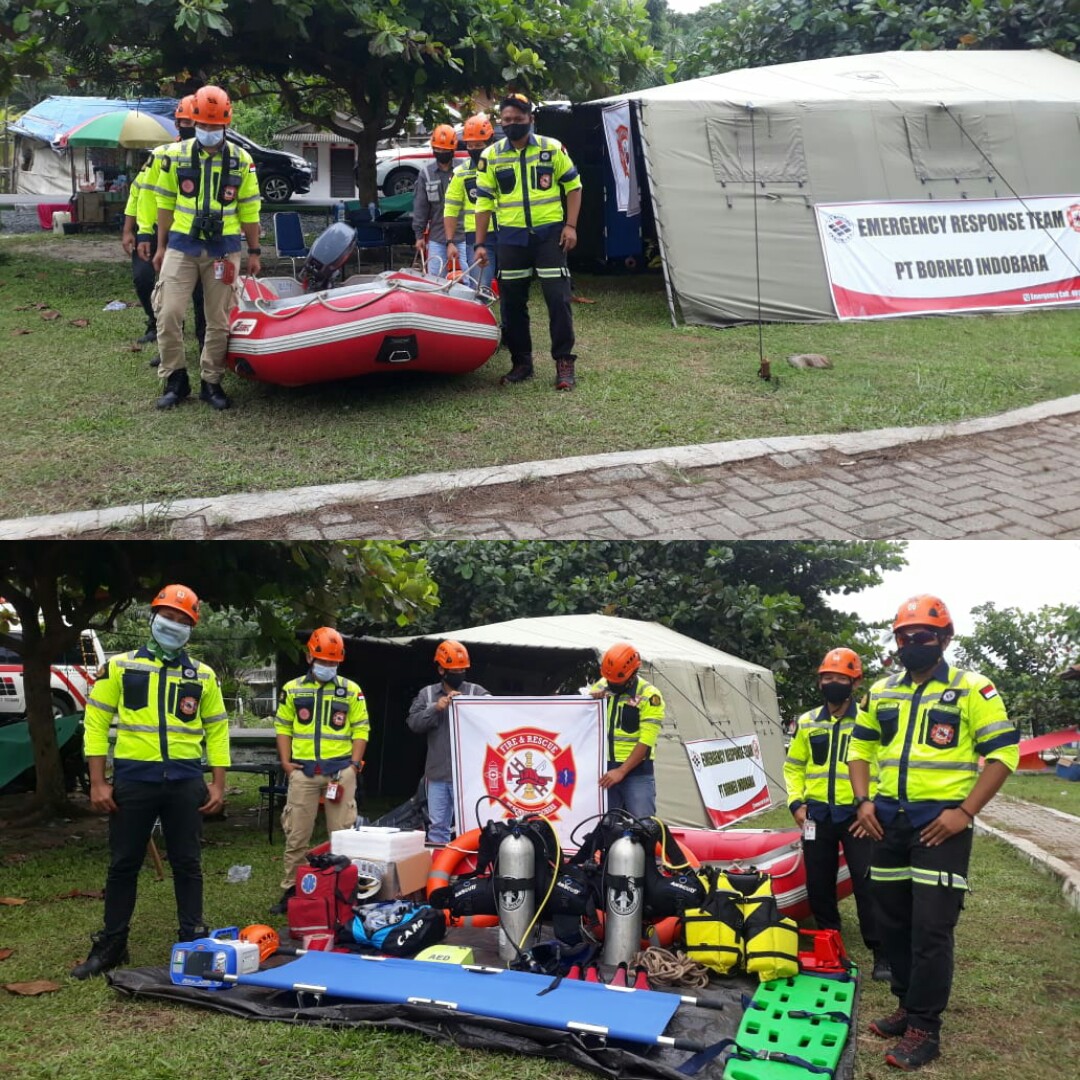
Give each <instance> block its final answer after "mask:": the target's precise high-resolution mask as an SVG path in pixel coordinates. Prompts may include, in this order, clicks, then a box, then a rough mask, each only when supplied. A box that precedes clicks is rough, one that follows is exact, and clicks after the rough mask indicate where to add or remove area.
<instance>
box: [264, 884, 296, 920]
mask: <svg viewBox="0 0 1080 1080" xmlns="http://www.w3.org/2000/svg"><path fill="white" fill-rule="evenodd" d="M295 895H296V886H295V885H290V886H289V888H287V889H286V890H285V891H284V892H283V893H282V894H281V899H280V900H279V901H278V902H277V903H276V904H272V905H271V906H270V914H271V915H286V914H288V911H289V898H290V897H291V896H295Z"/></svg>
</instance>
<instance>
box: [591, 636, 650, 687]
mask: <svg viewBox="0 0 1080 1080" xmlns="http://www.w3.org/2000/svg"><path fill="white" fill-rule="evenodd" d="M639 667H641V653H639V652H638V651H637V649H635V648H634V646H633V645H631V644H630V643H629V642H627V641H617V642H616V643H615V644H614V645H612V646H611V648H610V649H608V651H607V652H606V653H604V658H603V660H601V661H600V674H601V675H603V676H604V678H605V679H607V681H608V682H613V683H624V682H626V680H627V679H629V678H630V677H631V676H633V675H636V674H637V670H638V668H639Z"/></svg>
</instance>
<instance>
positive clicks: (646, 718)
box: [590, 675, 664, 768]
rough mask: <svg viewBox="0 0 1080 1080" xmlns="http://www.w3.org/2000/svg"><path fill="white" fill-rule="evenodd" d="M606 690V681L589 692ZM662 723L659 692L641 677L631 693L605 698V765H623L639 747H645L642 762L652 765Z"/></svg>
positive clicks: (595, 685)
mask: <svg viewBox="0 0 1080 1080" xmlns="http://www.w3.org/2000/svg"><path fill="white" fill-rule="evenodd" d="M606 689H607V679H601V680H600V681H599V682H596V683H594V684H593V685H592V686H591V687H590V690H592V691H595V690H606ZM663 722H664V699H663V697H662V696H661V694H660V691H659V690H657V689H656V687H655V686H653V685H652V683H649V682H646V681H645V680H644V679H643V678H641V676H640V675H636V676H634V686H633V689H632V690H631V691H629V692H628V693H623V694H611V695H610V696H609V697H606V698H604V725H605V733H606V737H607V758H608V761H615V762H619V763H621V762H623V761H625V760H626V759H627V758H628V757H629V756H630V754H631V752H632V751H633V749H634V747H635V746H637V744H638V743H642V744H643V745H644V746H646V747H648V753H647V754H646V755H645V761H646V762H648V761H651V759H652V756H653V750H654V749H655V747H656V739H657V737H658V736H659V734H660V725H661V724H662V723H663ZM644 763H645V762H642V764H644ZM650 768H651V765H650Z"/></svg>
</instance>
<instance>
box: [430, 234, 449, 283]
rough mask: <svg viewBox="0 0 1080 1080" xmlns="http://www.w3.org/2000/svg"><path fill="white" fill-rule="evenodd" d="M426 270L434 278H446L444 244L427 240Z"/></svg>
mask: <svg viewBox="0 0 1080 1080" xmlns="http://www.w3.org/2000/svg"><path fill="white" fill-rule="evenodd" d="M427 269H428V273H429V274H434V275H435V276H436V277H446V269H447V267H446V244H440V243H439V241H438V240H429V241H428V245H427Z"/></svg>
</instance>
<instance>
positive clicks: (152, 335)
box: [135, 326, 157, 345]
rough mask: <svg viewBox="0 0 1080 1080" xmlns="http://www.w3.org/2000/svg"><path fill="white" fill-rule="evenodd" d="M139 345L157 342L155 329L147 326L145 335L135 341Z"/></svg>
mask: <svg viewBox="0 0 1080 1080" xmlns="http://www.w3.org/2000/svg"><path fill="white" fill-rule="evenodd" d="M135 340H136V341H137V342H138V343H139V344H140V345H149V344H151V343H152V342H154V341H157V327H156V326H148V327H147V328H146V333H145V334H143V336H142V337H141V338H136V339H135Z"/></svg>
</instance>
